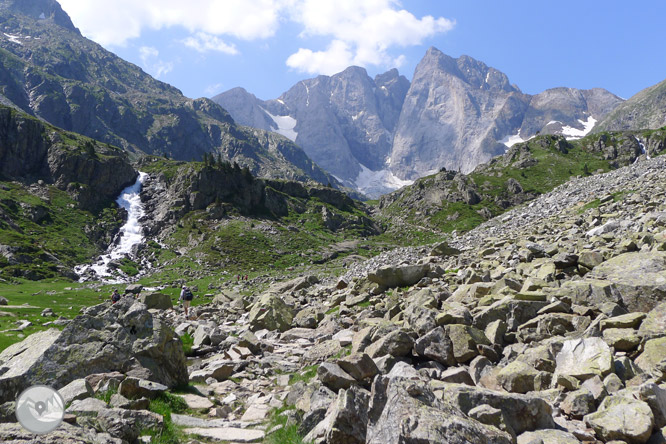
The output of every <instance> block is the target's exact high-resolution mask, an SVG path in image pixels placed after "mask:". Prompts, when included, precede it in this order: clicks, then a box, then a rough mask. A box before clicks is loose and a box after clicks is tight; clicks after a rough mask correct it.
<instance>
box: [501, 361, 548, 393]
mask: <svg viewBox="0 0 666 444" xmlns="http://www.w3.org/2000/svg"><path fill="white" fill-rule="evenodd" d="M538 375H539V372H538V371H537V370H535V369H534V367H532V366H531V365H528V364H525V363H524V362H521V361H513V362H512V363H510V364H508V365H507V366H505V367H504V368H502V369H501V370H500V371H499V372H498V373H497V382H499V384H500V385H501V386H502V388H504V390H506V391H508V392H513V393H527V392H531V391H533V390H534V380H535V378H536V377H537V376H538Z"/></svg>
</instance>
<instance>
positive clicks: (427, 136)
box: [390, 48, 621, 179]
mask: <svg viewBox="0 0 666 444" xmlns="http://www.w3.org/2000/svg"><path fill="white" fill-rule="evenodd" d="M620 102H621V99H619V98H618V97H616V96H614V95H612V94H611V93H608V92H607V91H605V90H599V89H596V90H589V91H580V90H575V89H570V88H556V89H551V90H548V91H545V92H543V93H541V94H538V95H536V96H529V95H527V94H523V93H522V92H521V91H520V90H519V89H518V87H517V86H515V85H511V84H510V83H509V80H508V78H507V76H506V75H505V74H503V73H501V72H499V71H497V70H496V69H494V68H490V67H488V66H486V65H485V64H484V63H482V62H479V61H477V60H474V59H472V58H471V57H468V56H461V57H460V58H458V59H454V58H452V57H449V56H447V55H445V54H443V53H442V52H441V51H439V50H437V49H436V48H430V49H429V50H428V52H427V53H426V55H425V57H424V58H423V59H422V60H421V62H420V63H419V65H418V66H417V67H416V70H415V72H414V79H413V80H412V84H411V87H410V89H409V92H408V93H407V97H406V99H405V104H404V106H403V109H402V113H401V115H400V122H399V123H398V127H397V130H396V134H395V138H394V141H393V148H392V152H391V163H390V165H391V167H390V169H391V171H392V172H393V173H394V174H395V175H396V176H398V177H400V178H405V179H416V178H418V177H421V176H423V175H426V174H432V173H433V172H435V171H437V170H438V169H439V168H441V167H445V168H448V169H454V170H461V171H463V172H469V171H471V170H473V169H474V167H475V166H476V165H478V164H479V163H482V162H485V161H487V160H489V159H490V158H491V157H493V156H495V155H498V154H501V153H503V152H504V151H505V150H506V148H507V146H511V145H512V144H513V143H517V142H520V141H523V140H527V139H529V138H530V137H533V136H534V135H535V134H538V133H544V134H561V135H564V136H567V137H568V138H580V137H582V136H584V135H585V134H587V132H589V130H590V129H591V128H592V126H593V125H594V122H595V121H597V120H599V119H601V118H602V117H603V116H604V115H605V114H606V113H607V112H608V111H609V110H610V109H612V108H613V107H614V106H616V105H617V104H618V103H620Z"/></svg>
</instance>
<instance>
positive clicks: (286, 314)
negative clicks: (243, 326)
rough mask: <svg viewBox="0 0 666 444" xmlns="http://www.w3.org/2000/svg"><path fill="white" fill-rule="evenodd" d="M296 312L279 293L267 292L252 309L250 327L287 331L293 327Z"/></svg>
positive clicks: (253, 328) (253, 329)
mask: <svg viewBox="0 0 666 444" xmlns="http://www.w3.org/2000/svg"><path fill="white" fill-rule="evenodd" d="M293 319H294V313H293V310H292V308H291V307H289V306H288V305H287V304H286V303H285V302H284V301H283V300H282V298H280V297H279V296H278V295H276V294H274V293H265V294H263V295H262V296H261V297H260V298H259V300H258V301H257V302H256V303H255V304H254V306H253V307H252V310H250V317H249V322H250V329H251V330H252V331H257V330H262V329H264V328H265V329H267V330H279V331H281V332H284V331H287V330H289V329H290V328H291V323H292V321H293Z"/></svg>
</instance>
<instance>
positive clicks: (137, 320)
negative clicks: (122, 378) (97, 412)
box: [0, 298, 188, 402]
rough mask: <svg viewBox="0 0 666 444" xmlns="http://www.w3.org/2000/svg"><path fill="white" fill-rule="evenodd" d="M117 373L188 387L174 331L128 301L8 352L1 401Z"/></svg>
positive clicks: (0, 379)
mask: <svg viewBox="0 0 666 444" xmlns="http://www.w3.org/2000/svg"><path fill="white" fill-rule="evenodd" d="M3 368H6V369H8V370H6V371H3V370H1V369H3ZM111 371H122V372H125V373H128V372H129V373H131V372H135V373H141V374H144V375H145V376H146V377H149V378H150V379H151V380H153V381H156V382H159V383H162V384H164V385H167V386H176V385H180V384H186V383H187V381H188V377H187V366H186V362H185V355H184V353H183V348H182V344H181V342H180V340H179V339H178V338H176V337H175V335H174V332H173V330H172V329H171V327H169V326H168V325H167V324H166V323H165V322H163V321H162V320H160V318H158V317H156V316H153V315H152V314H151V313H150V312H149V311H148V310H147V308H146V306H145V305H144V304H142V303H140V302H137V301H135V300H134V299H133V298H122V299H121V300H120V301H119V302H117V303H115V304H113V305H109V304H108V303H104V304H100V305H96V306H93V307H89V308H87V309H85V311H84V312H83V314H82V315H79V316H77V317H76V318H75V319H74V321H73V322H71V323H70V324H68V325H67V326H66V327H65V329H64V330H63V331H62V332H60V331H58V330H48V331H45V332H40V333H37V334H34V335H30V336H29V337H28V338H26V339H25V340H24V341H22V342H20V343H17V344H13V345H11V346H9V347H7V348H6V349H5V350H3V351H2V353H0V374H1V376H0V401H2V402H4V401H6V400H11V399H16V396H18V394H19V393H20V392H21V391H22V390H23V389H25V388H27V387H28V386H30V385H35V384H48V385H51V386H55V387H59V386H60V387H62V386H64V385H66V384H68V383H69V382H71V381H73V380H75V379H78V378H82V377H85V376H87V375H90V374H93V373H105V372H111Z"/></svg>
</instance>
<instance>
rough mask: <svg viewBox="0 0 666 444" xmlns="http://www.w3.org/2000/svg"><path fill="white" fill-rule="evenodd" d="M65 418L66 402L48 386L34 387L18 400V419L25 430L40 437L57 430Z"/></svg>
mask: <svg viewBox="0 0 666 444" xmlns="http://www.w3.org/2000/svg"><path fill="white" fill-rule="evenodd" d="M64 417H65V401H64V400H63V399H62V396H60V393H58V392H57V391H55V390H53V389H52V388H51V387H49V386H47V385H33V386H32V387H29V388H27V389H25V390H24V391H23V393H21V395H20V396H19V397H18V399H17V400H16V419H18V420H19V422H20V423H21V425H22V426H23V428H25V429H26V430H27V431H29V432H32V433H36V434H38V435H41V434H44V433H49V432H50V431H52V430H54V429H55V428H57V427H58V426H59V425H60V423H62V419H63V418H64Z"/></svg>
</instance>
